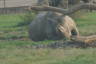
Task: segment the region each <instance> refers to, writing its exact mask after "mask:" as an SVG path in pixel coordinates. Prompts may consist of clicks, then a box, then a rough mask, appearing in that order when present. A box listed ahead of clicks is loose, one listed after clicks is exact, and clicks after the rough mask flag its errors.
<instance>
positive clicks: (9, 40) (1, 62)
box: [0, 12, 96, 64]
mask: <svg viewBox="0 0 96 64" xmlns="http://www.w3.org/2000/svg"><path fill="white" fill-rule="evenodd" d="M21 16H22V14H19V15H18V14H16V15H12V14H11V15H0V64H96V61H95V59H96V48H77V49H76V48H64V49H63V48H62V49H48V48H47V49H42V48H41V49H32V45H37V44H47V43H50V42H53V41H47V40H46V41H41V42H32V41H31V40H30V39H29V38H28V33H27V31H28V26H23V27H17V26H16V25H17V24H18V23H19V22H21V21H22V19H21ZM75 20H76V23H77V26H78V29H79V31H80V34H81V35H93V34H96V12H93V13H88V14H85V15H83V16H82V17H80V18H76V19H75Z"/></svg>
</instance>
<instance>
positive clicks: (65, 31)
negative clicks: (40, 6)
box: [29, 0, 79, 41]
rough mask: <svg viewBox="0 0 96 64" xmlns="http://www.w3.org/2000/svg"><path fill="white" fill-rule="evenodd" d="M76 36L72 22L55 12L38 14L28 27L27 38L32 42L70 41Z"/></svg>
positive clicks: (70, 19) (77, 33)
mask: <svg viewBox="0 0 96 64" xmlns="http://www.w3.org/2000/svg"><path fill="white" fill-rule="evenodd" d="M44 1H48V0H44ZM44 3H46V2H44ZM44 5H45V4H44ZM46 5H47V4H46ZM78 35H79V32H78V30H77V28H76V24H75V22H74V20H73V19H72V18H70V17H69V16H64V15H63V14H61V13H57V12H51V11H48V12H39V13H38V15H37V17H36V18H35V19H34V20H33V21H32V22H31V24H30V26H29V37H30V39H32V40H33V41H42V40H46V39H47V40H61V39H64V38H67V39H71V37H73V36H76V37H77V36H78Z"/></svg>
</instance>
